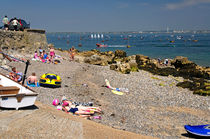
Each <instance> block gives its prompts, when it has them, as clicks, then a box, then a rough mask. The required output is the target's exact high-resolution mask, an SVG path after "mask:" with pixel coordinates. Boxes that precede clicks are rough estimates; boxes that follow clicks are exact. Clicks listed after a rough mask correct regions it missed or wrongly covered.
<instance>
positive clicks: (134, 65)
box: [129, 61, 139, 72]
mask: <svg viewBox="0 0 210 139" xmlns="http://www.w3.org/2000/svg"><path fill="white" fill-rule="evenodd" d="M129 65H130V67H131V71H132V72H138V71H139V68H138V64H137V63H136V62H134V61H131V62H129Z"/></svg>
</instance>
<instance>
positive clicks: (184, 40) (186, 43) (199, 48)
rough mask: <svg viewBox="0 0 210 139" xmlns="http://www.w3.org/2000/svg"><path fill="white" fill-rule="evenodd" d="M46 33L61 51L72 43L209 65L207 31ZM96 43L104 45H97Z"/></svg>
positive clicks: (103, 49) (209, 40)
mask: <svg viewBox="0 0 210 139" xmlns="http://www.w3.org/2000/svg"><path fill="white" fill-rule="evenodd" d="M46 36H47V41H48V43H52V44H54V46H55V48H61V49H63V50H68V49H69V48H71V47H72V46H74V47H75V48H76V49H78V50H79V51H88V50H92V49H97V50H100V51H102V52H105V51H115V50H124V51H125V52H126V53H127V56H129V55H136V54H142V55H145V56H149V57H151V58H160V59H166V58H170V59H173V58H175V57H176V56H184V57H187V58H188V59H189V60H191V61H193V62H195V63H196V64H198V65H200V66H205V67H210V34H209V33H120V32H117V33H114V32H107V33H94V32H89V33H87V32H85V33H83V32H80V33H78V32H65V33H63V32H62V33H60V32H49V33H46ZM97 43H98V44H102V45H104V46H106V47H102V48H97V46H96V44H97ZM128 46H129V47H128Z"/></svg>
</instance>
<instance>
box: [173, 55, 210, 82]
mask: <svg viewBox="0 0 210 139" xmlns="http://www.w3.org/2000/svg"><path fill="white" fill-rule="evenodd" d="M171 64H172V65H174V67H175V68H176V69H177V71H178V72H179V75H180V76H183V77H185V78H194V77H196V78H204V79H210V68H205V67H201V66H198V65H196V64H195V63H193V62H192V61H189V60H188V59H187V58H186V57H182V56H177V57H176V58H175V59H174V60H173V61H172V62H171Z"/></svg>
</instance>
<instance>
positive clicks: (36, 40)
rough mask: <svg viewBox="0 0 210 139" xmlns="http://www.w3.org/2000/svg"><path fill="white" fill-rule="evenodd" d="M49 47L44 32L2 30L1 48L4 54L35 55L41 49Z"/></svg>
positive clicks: (0, 31)
mask: <svg viewBox="0 0 210 139" xmlns="http://www.w3.org/2000/svg"><path fill="white" fill-rule="evenodd" d="M47 45H48V43H47V39H46V35H45V31H44V30H40V31H39V30H38V31H37V30H36V31H34V30H25V31H4V30H0V47H1V49H2V50H3V51H4V52H9V53H12V52H18V53H34V51H35V50H38V48H39V47H42V49H47Z"/></svg>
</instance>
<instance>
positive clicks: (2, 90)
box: [0, 74, 38, 109]
mask: <svg viewBox="0 0 210 139" xmlns="http://www.w3.org/2000/svg"><path fill="white" fill-rule="evenodd" d="M0 86H1V87H0V107H2V108H15V109H19V108H23V107H28V106H31V105H34V103H35V101H36V98H37V96H38V93H36V92H35V91H34V90H32V89H30V88H28V87H27V86H23V85H22V84H20V83H18V82H15V81H13V80H11V79H10V78H8V77H6V76H5V75H3V74H0ZM17 88H18V89H17Z"/></svg>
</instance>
